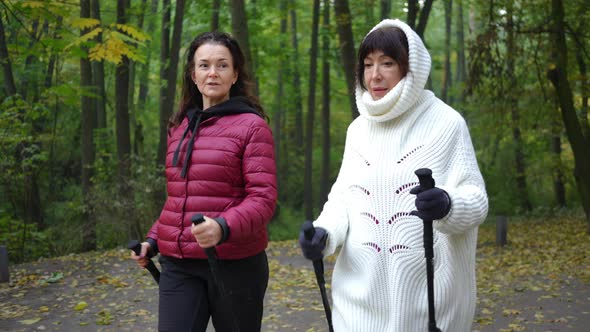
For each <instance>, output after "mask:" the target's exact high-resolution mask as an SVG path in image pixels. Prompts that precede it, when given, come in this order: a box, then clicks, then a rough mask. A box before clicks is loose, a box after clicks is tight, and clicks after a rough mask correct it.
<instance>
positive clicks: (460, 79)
mask: <svg viewBox="0 0 590 332" xmlns="http://www.w3.org/2000/svg"><path fill="white" fill-rule="evenodd" d="M456 1H457V6H456V7H457V19H456V23H457V24H456V28H455V33H456V40H457V41H456V45H457V46H456V49H457V64H456V70H457V71H456V72H455V84H454V85H455V86H458V87H459V88H460V92H459V93H458V95H457V102H458V103H462V102H463V100H464V99H465V88H464V87H465V81H466V80H467V73H466V68H467V66H466V61H465V29H464V27H465V24H464V22H463V0H456Z"/></svg>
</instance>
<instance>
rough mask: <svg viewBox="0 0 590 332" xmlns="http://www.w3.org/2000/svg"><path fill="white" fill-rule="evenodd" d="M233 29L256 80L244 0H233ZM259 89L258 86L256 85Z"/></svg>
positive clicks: (231, 8)
mask: <svg viewBox="0 0 590 332" xmlns="http://www.w3.org/2000/svg"><path fill="white" fill-rule="evenodd" d="M230 11H231V30H232V34H233V36H234V38H236V40H237V41H238V43H239V44H240V48H241V49H242V52H244V57H245V58H246V66H247V67H248V68H247V70H248V73H249V75H250V79H251V80H252V81H253V82H256V73H255V72H254V62H253V59H252V52H251V51H250V34H249V32H248V15H246V5H245V3H244V0H231V1H230ZM256 91H258V87H256Z"/></svg>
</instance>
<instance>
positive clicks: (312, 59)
mask: <svg viewBox="0 0 590 332" xmlns="http://www.w3.org/2000/svg"><path fill="white" fill-rule="evenodd" d="M319 12H320V0H314V1H313V14H312V15H313V16H312V17H313V18H312V23H311V49H310V51H309V87H308V88H309V90H308V93H309V94H308V96H307V118H306V121H305V175H304V177H305V178H304V180H303V183H304V184H303V186H304V199H303V201H304V203H303V205H304V208H305V218H306V219H307V220H312V219H313V202H314V201H313V185H312V167H313V162H312V155H313V153H312V152H313V124H314V117H315V86H316V77H317V61H318V59H317V58H318V29H319V17H320V13H319Z"/></svg>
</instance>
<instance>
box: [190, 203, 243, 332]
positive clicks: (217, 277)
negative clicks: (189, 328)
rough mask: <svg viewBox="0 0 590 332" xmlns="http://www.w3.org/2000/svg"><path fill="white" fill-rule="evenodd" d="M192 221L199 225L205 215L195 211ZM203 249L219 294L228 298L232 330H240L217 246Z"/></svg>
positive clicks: (236, 331)
mask: <svg viewBox="0 0 590 332" xmlns="http://www.w3.org/2000/svg"><path fill="white" fill-rule="evenodd" d="M191 221H192V223H193V224H195V225H198V224H200V223H202V222H204V221H205V217H203V215H202V214H200V213H195V214H194V215H193V216H192V217H191ZM203 250H204V251H205V254H206V255H207V261H208V262H209V269H210V270H211V278H212V279H213V282H214V283H215V285H216V286H217V290H218V291H219V296H220V297H221V298H222V299H223V298H226V299H227V307H228V309H229V314H230V316H231V321H232V331H234V332H239V331H240V325H239V324H238V322H237V321H236V316H235V315H234V310H233V308H232V302H231V299H230V298H229V297H227V296H226V295H228V294H227V293H226V291H225V286H224V285H223V282H222V281H221V274H220V273H219V262H218V260H217V250H215V247H210V248H203Z"/></svg>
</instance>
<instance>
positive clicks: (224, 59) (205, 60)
mask: <svg viewBox="0 0 590 332" xmlns="http://www.w3.org/2000/svg"><path fill="white" fill-rule="evenodd" d="M198 61H201V62H209V59H198ZM213 61H228V59H226V58H219V59H215V60H213Z"/></svg>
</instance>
